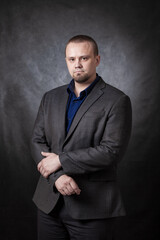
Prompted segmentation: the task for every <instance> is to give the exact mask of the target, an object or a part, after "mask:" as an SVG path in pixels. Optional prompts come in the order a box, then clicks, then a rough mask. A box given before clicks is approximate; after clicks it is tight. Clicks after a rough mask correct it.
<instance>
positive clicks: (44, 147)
mask: <svg viewBox="0 0 160 240" xmlns="http://www.w3.org/2000/svg"><path fill="white" fill-rule="evenodd" d="M45 95H46V94H45ZM45 95H44V96H43V98H42V100H41V104H40V107H39V110H38V114H37V118H36V121H35V124H34V128H33V133H32V137H31V141H30V150H31V155H32V158H33V159H34V161H35V163H36V165H38V163H39V162H40V161H41V160H42V158H43V156H42V155H41V152H42V151H43V152H51V149H50V146H49V144H48V142H47V139H46V134H45V128H44V99H45ZM63 174H64V171H63V170H62V169H60V170H59V171H57V172H55V173H52V174H51V175H50V176H49V177H48V180H49V182H50V183H51V184H52V185H54V182H55V181H56V180H57V178H59V177H60V176H61V175H63Z"/></svg>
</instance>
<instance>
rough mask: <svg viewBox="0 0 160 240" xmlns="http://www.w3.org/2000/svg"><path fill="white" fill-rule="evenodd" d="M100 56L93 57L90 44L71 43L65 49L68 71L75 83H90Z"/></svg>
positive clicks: (94, 75) (93, 78)
mask: <svg viewBox="0 0 160 240" xmlns="http://www.w3.org/2000/svg"><path fill="white" fill-rule="evenodd" d="M99 62H100V56H94V51H93V46H92V44H91V43H90V42H81V43H74V42H71V43H69V44H68V46H67V48H66V63H67V67H68V71H69V73H70V75H71V76H72V78H74V80H75V81H76V82H77V83H84V82H92V81H94V80H95V78H96V67H97V66H98V65H99Z"/></svg>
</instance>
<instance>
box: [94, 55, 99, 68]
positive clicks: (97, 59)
mask: <svg viewBox="0 0 160 240" xmlns="http://www.w3.org/2000/svg"><path fill="white" fill-rule="evenodd" d="M95 60H96V67H97V66H98V65H99V64H100V55H97V56H96V57H95Z"/></svg>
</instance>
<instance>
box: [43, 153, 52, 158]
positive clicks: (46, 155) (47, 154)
mask: <svg viewBox="0 0 160 240" xmlns="http://www.w3.org/2000/svg"><path fill="white" fill-rule="evenodd" d="M41 154H42V156H45V157H48V156H49V155H50V154H51V153H49V152H41Z"/></svg>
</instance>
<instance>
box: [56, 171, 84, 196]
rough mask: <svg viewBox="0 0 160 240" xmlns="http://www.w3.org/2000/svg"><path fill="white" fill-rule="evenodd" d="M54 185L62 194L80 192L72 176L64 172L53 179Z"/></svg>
mask: <svg viewBox="0 0 160 240" xmlns="http://www.w3.org/2000/svg"><path fill="white" fill-rule="evenodd" d="M55 186H56V188H57V190H58V191H59V192H60V193H61V194H62V195H72V194H77V195H79V194H80V192H81V190H80V189H79V187H78V185H77V183H76V182H75V181H74V180H73V178H71V177H69V176H67V175H65V174H64V175H62V176H60V177H59V178H58V179H57V180H56V181H55Z"/></svg>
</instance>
